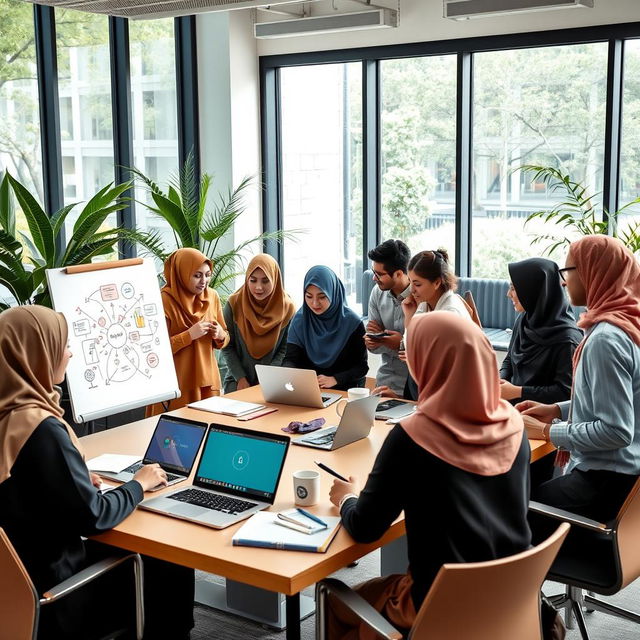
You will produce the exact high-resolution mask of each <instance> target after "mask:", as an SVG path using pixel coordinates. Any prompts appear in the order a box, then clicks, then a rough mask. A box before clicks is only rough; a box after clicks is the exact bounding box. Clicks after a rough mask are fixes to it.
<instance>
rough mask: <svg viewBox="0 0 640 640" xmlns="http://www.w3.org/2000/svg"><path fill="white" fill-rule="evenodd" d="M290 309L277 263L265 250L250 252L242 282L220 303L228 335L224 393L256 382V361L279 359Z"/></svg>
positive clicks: (284, 346)
mask: <svg viewBox="0 0 640 640" xmlns="http://www.w3.org/2000/svg"><path fill="white" fill-rule="evenodd" d="M294 313H295V307H294V305H293V301H292V300H291V298H290V297H289V295H288V294H287V293H286V292H285V290H284V288H283V287H282V275H281V273H280V267H279V266H278V263H277V262H276V261H275V260H274V258H272V257H271V256H270V255H267V254H266V253H260V254H258V255H257V256H254V257H253V258H252V259H251V262H249V266H248V267H247V273H246V275H245V280H244V284H243V285H242V286H241V287H240V288H239V289H238V290H237V291H236V292H235V293H234V294H232V295H231V296H230V297H229V300H228V302H227V304H226V305H225V307H224V320H225V322H226V324H227V327H228V328H229V336H230V339H229V343H228V344H227V346H226V347H225V348H224V349H223V350H222V353H223V355H224V359H225V363H226V365H227V374H226V376H225V379H224V390H225V393H228V392H230V391H235V390H236V389H246V388H247V387H250V386H252V385H254V384H258V378H257V376H256V369H255V366H256V365H257V364H271V365H280V364H281V363H282V361H283V360H284V355H285V352H286V350H287V332H288V330H289V322H291V318H292V317H293V314H294Z"/></svg>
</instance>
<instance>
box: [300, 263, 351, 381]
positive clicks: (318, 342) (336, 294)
mask: <svg viewBox="0 0 640 640" xmlns="http://www.w3.org/2000/svg"><path fill="white" fill-rule="evenodd" d="M311 285H315V286H316V287H318V289H320V290H321V291H322V292H323V293H324V294H325V295H326V296H327V298H329V300H330V305H329V308H328V309H327V310H326V311H325V312H324V313H321V314H320V315H316V314H315V313H314V312H313V311H311V309H310V308H309V306H308V305H307V303H306V302H303V303H302V307H301V308H300V309H298V311H297V312H296V314H295V316H293V320H292V321H291V326H290V327H289V335H288V341H289V342H291V343H293V344H297V345H299V346H300V347H302V348H304V349H305V350H306V352H307V355H308V356H309V359H310V360H311V361H312V362H313V363H314V364H315V365H316V366H317V367H318V368H321V369H323V368H326V367H330V366H331V365H332V364H333V363H334V362H335V361H336V360H337V359H338V356H339V355H340V353H341V352H342V350H343V349H344V347H345V345H346V344H347V342H348V340H349V338H350V337H351V334H352V333H353V332H354V331H355V328H356V327H357V326H358V324H359V323H360V317H359V316H358V315H357V314H356V312H355V311H353V310H351V309H350V308H349V307H348V306H347V303H346V300H345V298H346V295H345V290H344V285H343V284H342V282H341V281H340V279H339V278H338V276H337V275H336V274H335V273H334V272H333V271H331V269H329V267H325V266H321V265H320V266H316V267H311V269H309V271H307V274H306V275H305V277H304V291H306V290H307V287H309V286H311Z"/></svg>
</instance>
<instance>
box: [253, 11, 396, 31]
mask: <svg viewBox="0 0 640 640" xmlns="http://www.w3.org/2000/svg"><path fill="white" fill-rule="evenodd" d="M397 26H398V12H397V11H395V10H394V9H374V10H371V11H356V12H353V13H339V14H330V15H326V16H311V17H308V18H294V19H291V20H278V21H276V22H258V23H256V24H255V25H254V35H255V37H256V38H286V37H288V36H303V35H309V34H313V33H335V32H337V31H358V30H360V29H380V28H384V27H397Z"/></svg>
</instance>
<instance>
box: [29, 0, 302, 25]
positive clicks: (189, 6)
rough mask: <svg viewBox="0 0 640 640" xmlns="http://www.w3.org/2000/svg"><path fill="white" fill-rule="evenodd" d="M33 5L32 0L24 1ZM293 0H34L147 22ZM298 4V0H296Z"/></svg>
mask: <svg viewBox="0 0 640 640" xmlns="http://www.w3.org/2000/svg"><path fill="white" fill-rule="evenodd" d="M26 1H27V2H33V0H26ZM295 1H296V0H271V1H269V2H264V1H263V0H258V1H256V0H38V2H37V3H35V4H46V5H49V6H50V7H64V8H66V9H76V10H77V11H86V12H88V13H101V14H105V15H110V16H118V17H121V18H131V19H133V20H135V19H149V18H169V17H176V16H187V15H192V14H194V13H204V12H209V11H228V10H229V9H255V8H258V7H265V6H276V5H282V4H293V3H294V2H295ZM298 2H299V0H298Z"/></svg>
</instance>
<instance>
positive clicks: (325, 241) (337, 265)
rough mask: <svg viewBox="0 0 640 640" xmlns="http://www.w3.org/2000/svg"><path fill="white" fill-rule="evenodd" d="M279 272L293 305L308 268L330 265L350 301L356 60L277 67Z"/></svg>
mask: <svg viewBox="0 0 640 640" xmlns="http://www.w3.org/2000/svg"><path fill="white" fill-rule="evenodd" d="M281 91H282V195H283V227H284V229H287V230H293V229H298V230H301V233H300V234H299V235H298V236H297V241H292V240H288V241H287V242H285V261H284V265H285V271H284V279H285V284H286V288H287V291H288V292H289V293H290V294H291V295H292V297H293V298H294V300H295V301H296V303H297V304H298V305H300V304H301V303H302V299H303V291H302V287H303V280H304V274H305V273H306V271H307V270H308V269H309V268H310V267H312V266H313V265H316V264H325V265H327V266H329V267H331V268H332V269H333V270H334V271H335V272H336V273H337V274H338V276H339V277H340V278H341V279H342V281H343V282H344V284H345V287H346V290H347V296H348V299H349V303H350V304H351V305H355V303H356V287H357V283H358V281H359V277H360V275H359V274H361V273H362V264H361V260H362V259H361V256H362V251H363V249H362V79H361V65H360V63H354V64H331V65H318V66H311V67H292V68H287V69H282V72H281Z"/></svg>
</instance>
